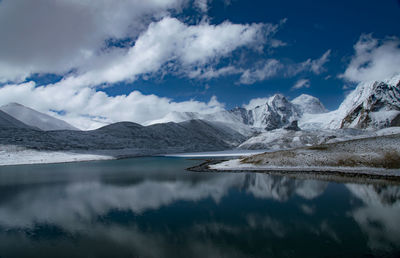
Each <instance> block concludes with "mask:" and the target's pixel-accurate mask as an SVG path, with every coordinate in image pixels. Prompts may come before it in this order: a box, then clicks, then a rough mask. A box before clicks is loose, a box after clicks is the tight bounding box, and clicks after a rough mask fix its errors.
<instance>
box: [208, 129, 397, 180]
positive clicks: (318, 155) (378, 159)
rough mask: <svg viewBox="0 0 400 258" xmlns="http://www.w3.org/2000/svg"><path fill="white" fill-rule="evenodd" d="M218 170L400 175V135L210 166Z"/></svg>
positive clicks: (352, 141)
mask: <svg viewBox="0 0 400 258" xmlns="http://www.w3.org/2000/svg"><path fill="white" fill-rule="evenodd" d="M209 168H210V169H214V170H234V171H238V170H239V171H246V170H255V171H259V170H275V171H284V170H286V171H288V170H290V171H299V172H300V171H338V170H339V171H343V172H346V171H348V172H359V173H366V174H374V173H377V174H380V175H382V174H384V175H390V176H400V135H399V134H396V135H389V136H380V137H372V138H365V139H357V140H351V141H345V142H338V143H330V144H325V145H319V146H313V147H304V148H297V149H292V150H284V151H277V152H268V153H263V154H258V155H254V156H250V157H246V158H241V159H234V160H229V161H226V162H222V163H219V164H216V165H210V166H209Z"/></svg>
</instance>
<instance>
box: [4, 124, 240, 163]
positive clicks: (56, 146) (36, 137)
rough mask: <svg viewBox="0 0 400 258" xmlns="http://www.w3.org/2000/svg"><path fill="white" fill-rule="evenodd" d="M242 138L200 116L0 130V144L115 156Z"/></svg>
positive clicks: (229, 144)
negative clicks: (94, 127)
mask: <svg viewBox="0 0 400 258" xmlns="http://www.w3.org/2000/svg"><path fill="white" fill-rule="evenodd" d="M245 139H246V138H245V137H244V136H243V135H241V134H239V133H237V132H236V131H234V130H232V129H229V128H223V127H217V126H214V125H212V124H210V123H207V122H205V121H201V120H191V121H186V122H182V123H166V124H156V125H152V126H147V127H145V126H141V125H139V124H135V123H131V122H121V123H116V124H112V125H108V126H105V127H102V128H100V129H97V130H93V131H72V130H70V131H68V130H63V131H38V130H32V129H26V128H19V127H15V128H4V129H2V130H0V146H1V145H3V146H7V145H16V146H19V147H23V148H28V149H33V150H41V151H75V152H84V153H88V152H89V153H91V152H93V153H96V151H99V150H108V151H111V155H113V153H112V151H113V150H114V151H116V152H115V153H118V155H117V156H121V155H125V154H126V155H129V149H131V150H134V153H135V155H140V154H141V155H147V154H161V153H171V152H189V151H190V152H194V151H216V150H226V149H232V148H234V147H235V146H237V145H238V144H239V143H241V142H243V141H244V140H245Z"/></svg>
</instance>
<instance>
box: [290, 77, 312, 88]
mask: <svg viewBox="0 0 400 258" xmlns="http://www.w3.org/2000/svg"><path fill="white" fill-rule="evenodd" d="M310 86H311V84H310V80H309V79H300V80H298V81H297V82H296V83H295V84H294V85H293V87H292V89H293V90H298V89H301V88H310Z"/></svg>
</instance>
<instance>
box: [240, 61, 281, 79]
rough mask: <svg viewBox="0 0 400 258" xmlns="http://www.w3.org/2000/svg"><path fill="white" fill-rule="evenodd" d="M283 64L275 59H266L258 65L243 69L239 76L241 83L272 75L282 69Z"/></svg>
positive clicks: (267, 77)
mask: <svg viewBox="0 0 400 258" xmlns="http://www.w3.org/2000/svg"><path fill="white" fill-rule="evenodd" d="M283 67H284V66H283V65H282V64H281V63H280V62H279V61H278V60H276V59H268V60H266V61H265V62H264V63H263V64H262V65H261V66H260V67H257V68H253V69H248V70H245V71H244V72H243V74H242V76H241V77H240V83H241V84H253V83H255V82H257V81H264V80H266V79H269V78H271V77H274V76H276V75H277V74H278V72H279V71H280V70H281V69H283Z"/></svg>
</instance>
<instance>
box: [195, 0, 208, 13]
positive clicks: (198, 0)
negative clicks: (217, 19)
mask: <svg viewBox="0 0 400 258" xmlns="http://www.w3.org/2000/svg"><path fill="white" fill-rule="evenodd" d="M208 2H210V1H209V0H195V1H194V5H195V6H196V7H197V8H198V9H199V10H200V11H202V12H204V13H206V12H207V11H208Z"/></svg>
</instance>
